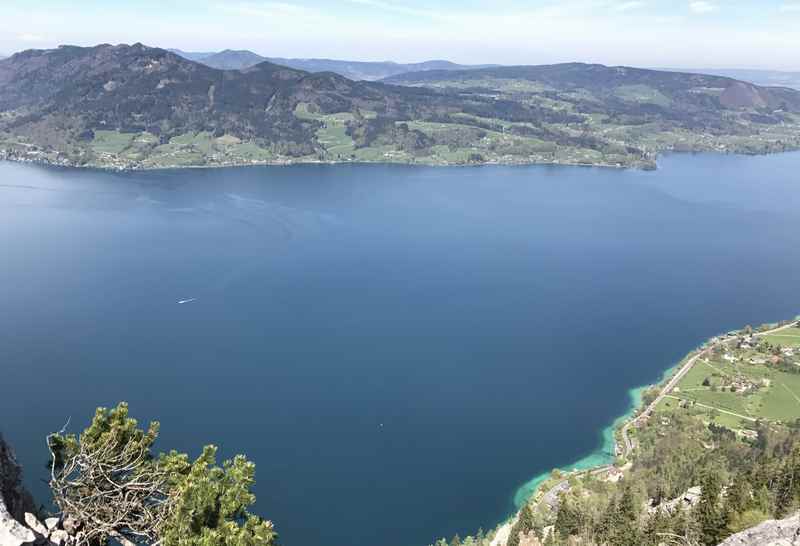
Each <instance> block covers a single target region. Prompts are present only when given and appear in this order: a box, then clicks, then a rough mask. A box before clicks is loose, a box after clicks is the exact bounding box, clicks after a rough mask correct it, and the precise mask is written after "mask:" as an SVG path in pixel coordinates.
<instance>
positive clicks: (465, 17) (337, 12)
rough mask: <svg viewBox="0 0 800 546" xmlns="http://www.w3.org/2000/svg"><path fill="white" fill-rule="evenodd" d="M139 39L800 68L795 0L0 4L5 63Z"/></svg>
mask: <svg viewBox="0 0 800 546" xmlns="http://www.w3.org/2000/svg"><path fill="white" fill-rule="evenodd" d="M137 41H138V42H143V43H146V44H148V45H154V46H161V47H177V48H180V49H184V50H195V51H197V50H200V51H205V50H218V49H225V48H233V49H251V50H253V51H256V52H258V53H261V54H263V55H267V56H275V57H278V56H280V57H329V58H346V59H357V60H386V59H391V60H397V61H419V60H424V59H431V58H446V59H451V60H453V61H457V62H463V63H501V64H541V63H551V62H558V61H589V62H601V63H605V64H629V65H638V66H662V67H686V68H703V67H705V68H708V67H740V68H774V69H788V70H800V56H798V52H800V0H562V1H553V0H527V1H524V0H492V1H488V0H441V1H438V2H436V1H431V0H429V1H423V0H281V1H269V0H242V1H240V0H227V1H225V0H139V1H131V0H128V1H125V0H71V1H67V0H37V1H33V0H0V53H12V52H14V51H18V50H21V49H28V48H45V47H53V46H56V45H59V44H64V43H69V44H78V45H93V44H97V43H104V42H107V43H133V42H137Z"/></svg>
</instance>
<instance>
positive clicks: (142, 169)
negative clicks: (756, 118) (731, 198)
mask: <svg viewBox="0 0 800 546" xmlns="http://www.w3.org/2000/svg"><path fill="white" fill-rule="evenodd" d="M0 161H7V162H9V163H22V164H29V165H41V166H47V167H62V168H65V169H75V170H83V171H98V172H119V173H147V172H159V171H165V172H168V171H192V170H214V169H244V168H248V167H294V166H309V165H330V166H335V165H384V166H386V165H402V166H407V167H428V168H430V167H434V168H435V167H439V168H452V167H456V168H470V167H472V168H475V167H531V166H537V165H540V166H552V167H586V168H595V167H596V168H602V169H613V170H627V169H631V170H638V171H655V170H657V169H658V166H657V165H656V163H655V162H654V163H653V164H652V165H650V164H646V165H620V164H611V163H578V162H563V161H540V160H530V161H486V162H474V163H446V162H444V163H443V162H429V163H426V162H411V161H339V160H329V161H328V160H319V161H306V160H297V161H295V160H275V161H257V162H251V163H237V162H231V163H225V164H218V165H158V166H114V165H78V164H75V163H74V162H70V161H61V160H51V159H41V158H37V159H31V158H25V157H4V156H3V154H1V153H0Z"/></svg>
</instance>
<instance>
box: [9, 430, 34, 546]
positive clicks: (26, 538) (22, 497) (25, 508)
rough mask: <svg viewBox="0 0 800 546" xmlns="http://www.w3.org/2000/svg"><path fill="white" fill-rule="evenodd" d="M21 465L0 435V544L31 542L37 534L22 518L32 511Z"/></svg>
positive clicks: (31, 500) (30, 499) (16, 545)
mask: <svg viewBox="0 0 800 546" xmlns="http://www.w3.org/2000/svg"><path fill="white" fill-rule="evenodd" d="M21 477H22V469H21V468H20V466H19V464H17V460H16V458H15V457H14V452H13V451H11V448H10V447H9V446H8V444H6V443H5V441H4V440H3V437H2V436H0V546H19V545H21V544H26V543H32V542H33V541H35V540H36V535H35V534H34V532H33V531H32V530H30V529H28V528H27V527H26V526H25V525H23V522H24V520H25V513H26V512H27V513H29V512H34V505H33V498H32V497H31V495H30V493H28V492H27V491H26V490H25V488H23V487H22V483H21Z"/></svg>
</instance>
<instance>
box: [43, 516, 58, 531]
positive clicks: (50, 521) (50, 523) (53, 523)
mask: <svg viewBox="0 0 800 546" xmlns="http://www.w3.org/2000/svg"><path fill="white" fill-rule="evenodd" d="M60 521H61V520H60V519H59V518H47V519H46V520H44V525H45V527H47V530H48V531H53V530H55V528H56V527H58V524H59V522H60Z"/></svg>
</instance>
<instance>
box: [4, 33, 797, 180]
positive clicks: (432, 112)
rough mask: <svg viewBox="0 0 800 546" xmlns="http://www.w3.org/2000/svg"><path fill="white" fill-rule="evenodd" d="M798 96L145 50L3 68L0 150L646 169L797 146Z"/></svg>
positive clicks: (95, 158) (11, 154) (43, 154)
mask: <svg viewBox="0 0 800 546" xmlns="http://www.w3.org/2000/svg"><path fill="white" fill-rule="evenodd" d="M798 127H800V92H797V91H794V90H791V89H782V88H763V87H759V86H755V85H752V84H749V83H746V82H741V81H737V80H733V79H730V78H722V77H717V76H703V75H694V74H679V73H672V72H659V71H652V70H646V69H636V68H629V67H607V66H603V65H597V64H584V63H564V64H560V65H540V66H518V67H490V68H483V69H470V70H429V71H422V72H414V73H408V74H404V75H399V76H394V77H391V78H388V79H386V80H384V81H381V82H368V81H354V80H350V79H348V78H345V77H343V76H341V75H339V74H336V73H333V72H317V73H312V72H308V71H303V70H298V69H294V68H290V67H286V66H282V65H278V64H274V63H272V62H270V61H263V62H261V63H259V64H256V65H254V66H251V67H248V68H246V69H242V70H220V69H215V68H211V67H209V66H206V65H204V64H202V63H198V62H194V61H190V60H187V59H185V58H183V57H181V56H179V55H177V54H175V53H172V52H169V51H167V50H164V49H160V48H152V47H148V46H145V45H143V44H133V45H125V44H120V45H109V44H101V45H98V46H94V47H88V48H84V47H77V46H61V47H59V48H57V49H50V50H27V51H24V52H20V53H17V54H15V55H14V56H12V57H11V58H9V59H5V60H3V61H0V157H4V158H7V159H19V160H39V161H47V162H56V163H59V164H68V165H84V166H99V167H107V168H163V167H177V166H218V165H241V164H254V163H255V164H264V163H287V162H319V161H325V162H331V161H332V162H337V161H369V162H401V163H418V162H419V163H425V164H437V165H449V164H468V163H555V164H591V165H607V166H617V167H624V166H627V167H631V166H633V167H646V168H648V167H649V168H652V167H654V166H655V158H656V157H657V154H658V153H660V152H661V151H665V150H678V151H680V150H685V151H727V152H745V153H764V152H775V151H783V150H786V149H798V148H800V130H798Z"/></svg>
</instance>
